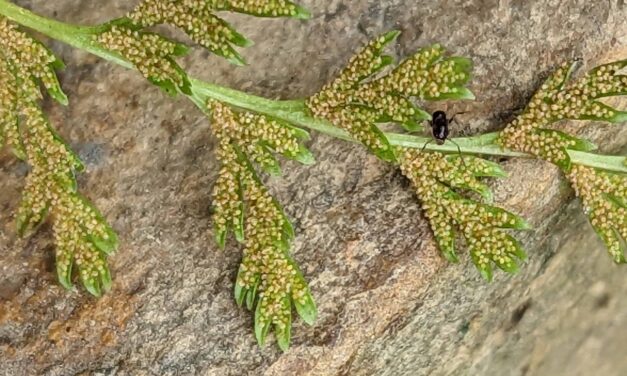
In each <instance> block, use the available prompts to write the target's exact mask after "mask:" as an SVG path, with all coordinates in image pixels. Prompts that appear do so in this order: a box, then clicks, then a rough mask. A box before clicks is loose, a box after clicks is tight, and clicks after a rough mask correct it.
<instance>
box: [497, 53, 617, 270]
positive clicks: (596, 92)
mask: <svg viewBox="0 0 627 376" xmlns="http://www.w3.org/2000/svg"><path fill="white" fill-rule="evenodd" d="M576 63H577V62H573V63H566V64H563V65H562V66H561V67H560V68H558V69H557V70H556V71H555V72H554V73H553V74H552V75H551V76H550V77H549V78H548V79H547V80H546V81H545V83H544V84H543V85H542V87H541V88H540V89H539V90H538V91H537V92H536V93H535V95H534V96H533V98H532V99H531V101H530V102H529V105H528V106H527V108H526V109H525V111H524V112H523V113H522V114H520V115H519V116H518V117H517V118H516V119H514V120H513V121H512V122H511V123H510V124H509V125H508V126H507V127H506V128H505V130H503V132H501V135H500V139H499V142H500V144H501V145H503V146H504V147H507V148H510V149H513V150H518V151H523V152H526V153H531V154H533V155H535V156H537V157H539V158H541V159H544V160H546V161H548V162H551V163H553V164H555V165H557V166H558V167H560V169H561V170H562V171H563V172H564V173H565V174H566V177H567V179H568V180H569V181H570V184H571V185H572V187H573V188H574V189H575V192H576V194H577V196H578V197H580V198H581V200H582V201H583V206H584V209H585V212H586V214H587V215H588V218H589V220H590V223H591V224H592V226H593V227H594V229H595V230H596V232H597V234H599V237H600V238H601V239H602V240H603V242H604V243H605V245H606V246H607V248H608V251H609V253H610V255H611V256H612V259H613V260H614V261H616V262H624V261H625V256H624V253H625V251H624V250H625V239H626V238H627V236H626V235H627V218H626V217H627V211H626V210H625V202H627V188H626V186H627V175H625V174H620V173H617V174H610V173H609V172H605V171H602V170H601V169H597V170H595V169H593V168H590V167H585V166H580V165H576V164H573V163H572V162H571V160H570V157H569V155H568V153H567V151H566V150H567V149H571V150H582V151H590V150H593V149H595V146H594V145H593V144H592V143H591V142H589V141H587V140H583V139H579V138H577V137H574V136H572V135H569V134H566V133H564V132H560V131H557V130H554V129H551V128H549V127H550V126H551V125H552V124H554V123H556V122H558V121H560V120H566V119H571V120H596V121H607V122H610V123H621V122H626V121H627V111H622V110H619V109H616V108H613V107H610V106H608V105H606V104H605V103H603V102H601V101H599V99H603V98H606V97H613V96H621V95H627V75H625V74H623V73H621V70H624V69H625V67H627V60H621V61H616V62H612V63H609V64H604V65H601V66H598V67H596V68H593V69H591V70H590V71H589V72H587V73H586V74H585V75H583V76H582V77H581V78H579V79H576V80H572V81H571V80H569V78H570V76H571V73H572V72H573V71H574V68H575V65H576Z"/></svg>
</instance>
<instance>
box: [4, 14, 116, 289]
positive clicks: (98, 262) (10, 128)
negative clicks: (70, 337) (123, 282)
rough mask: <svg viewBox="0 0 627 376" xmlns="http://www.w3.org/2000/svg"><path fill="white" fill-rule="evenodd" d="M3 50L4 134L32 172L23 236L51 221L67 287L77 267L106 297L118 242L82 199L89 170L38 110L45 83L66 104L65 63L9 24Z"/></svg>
mask: <svg viewBox="0 0 627 376" xmlns="http://www.w3.org/2000/svg"><path fill="white" fill-rule="evenodd" d="M0 47H2V48H0V104H1V106H0V134H1V135H3V136H4V137H5V138H6V143H7V144H8V145H9V146H11V147H12V148H13V150H14V151H15V153H16V155H17V156H18V157H19V158H21V159H24V160H25V161H26V162H27V163H28V164H29V165H30V167H31V171H30V173H29V174H28V176H27V178H26V185H25V187H24V191H23V194H22V200H21V202H20V206H19V209H18V213H17V227H18V232H19V234H20V235H25V234H28V233H31V232H32V231H33V230H34V229H35V228H36V227H37V226H38V225H39V224H40V223H41V222H42V221H44V220H45V219H46V218H47V217H48V216H50V217H51V219H52V227H53V230H54V237H55V243H56V268H57V276H58V278H59V281H60V283H61V284H62V285H63V286H65V287H66V288H71V286H72V277H73V271H74V269H75V268H74V265H76V267H77V269H78V275H79V278H80V280H81V282H82V283H83V285H84V286H85V288H86V289H87V290H88V291H89V292H90V293H91V294H93V295H96V296H99V295H101V294H102V292H103V291H104V290H107V289H108V288H109V287H110V285H111V275H110V272H109V269H108V267H107V262H106V258H107V256H108V255H109V254H111V253H112V252H114V251H115V249H116V247H117V236H116V234H115V233H114V232H113V230H112V229H111V227H110V226H109V225H108V224H107V223H106V221H105V220H104V218H103V217H102V215H101V214H100V213H99V212H98V210H97V209H96V208H95V207H94V206H93V205H91V204H90V203H89V202H88V201H87V200H86V199H85V198H84V197H83V196H81V195H80V194H79V193H78V192H77V187H76V180H75V177H74V175H75V173H76V172H77V171H81V170H82V169H83V165H82V163H81V161H80V160H79V159H78V156H76V154H74V152H72V150H71V149H70V148H69V147H68V146H67V144H66V143H65V142H64V141H63V140H62V139H61V137H60V136H59V135H58V134H57V133H56V132H55V131H54V129H53V128H52V127H51V126H50V124H49V122H48V120H47V119H46V117H45V115H44V113H43V112H42V110H41V108H40V107H39V104H38V102H39V100H40V99H42V95H41V92H40V91H39V83H42V84H43V86H44V87H45V88H46V89H47V91H48V93H49V94H50V95H51V96H52V97H53V98H55V99H56V100H57V101H59V102H61V103H62V104H65V103H67V97H66V96H65V94H64V93H63V91H62V90H61V87H60V85H59V82H58V80H57V77H56V74H55V72H54V68H56V67H61V66H62V64H61V63H60V62H59V61H58V60H57V59H56V57H55V56H54V55H53V54H52V53H51V52H50V51H48V50H47V49H46V48H45V47H44V46H43V45H41V44H40V43H39V42H37V41H35V40H33V39H32V38H30V37H29V36H28V35H26V34H25V33H23V32H21V31H20V30H18V29H17V27H16V26H15V25H12V24H11V23H10V22H8V21H7V20H6V19H4V18H2V17H0ZM1 138H2V137H0V139H1Z"/></svg>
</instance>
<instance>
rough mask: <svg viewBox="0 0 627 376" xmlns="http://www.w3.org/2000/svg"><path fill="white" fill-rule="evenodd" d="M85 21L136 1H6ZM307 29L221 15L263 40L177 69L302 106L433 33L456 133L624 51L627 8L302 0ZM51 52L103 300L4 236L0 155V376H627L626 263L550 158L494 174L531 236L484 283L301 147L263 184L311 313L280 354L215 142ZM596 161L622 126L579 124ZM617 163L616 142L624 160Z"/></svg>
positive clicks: (384, 202)
mask: <svg viewBox="0 0 627 376" xmlns="http://www.w3.org/2000/svg"><path fill="white" fill-rule="evenodd" d="M16 3H18V4H19V5H22V6H26V7H28V8H30V9H33V10H35V11H36V12H38V13H41V14H45V15H47V16H51V17H56V18H58V19H60V20H63V21H68V22H75V23H85V24H94V23H97V22H101V21H105V20H107V19H109V18H113V17H116V16H120V15H122V14H123V13H124V12H126V11H128V10H129V9H131V8H132V7H133V6H134V4H135V3H136V1H122V0H106V1H103V0H55V1H44V0H37V1H34V0H33V1H16ZM301 3H302V4H303V5H304V6H306V7H308V8H309V9H310V10H311V11H312V13H313V18H312V19H311V20H309V21H307V22H303V21H299V20H269V19H253V18H250V17H244V16H235V17H233V16H229V17H228V18H229V20H231V21H232V22H233V23H234V24H235V25H237V26H238V28H239V30H240V31H242V32H243V33H244V34H245V35H247V36H248V37H249V38H251V39H252V40H254V41H255V42H256V44H255V45H254V46H253V47H250V48H248V49H246V50H245V51H244V52H243V56H244V57H245V58H246V59H247V60H248V61H249V62H250V65H249V66H247V67H244V68H236V67H233V66H230V65H228V64H227V63H225V62H224V61H221V60H220V59H219V58H216V57H215V56H211V55H210V54H208V53H206V52H203V51H195V52H193V53H192V54H191V56H189V57H187V58H185V61H184V63H185V66H186V67H188V68H189V69H190V71H191V72H193V73H194V75H196V76H200V77H202V78H204V79H206V80H209V81H211V82H216V83H220V84H224V85H228V86H231V87H234V88H237V89H241V90H246V91H248V92H251V93H254V94H258V95H263V96H267V97H272V98H285V99H288V98H302V97H305V96H307V95H311V94H313V93H314V92H315V91H316V90H318V89H319V88H320V87H321V86H322V85H323V84H324V83H325V82H327V81H328V80H330V79H331V78H332V77H333V76H334V75H335V74H336V73H337V72H338V70H339V69H340V68H341V67H342V66H343V65H344V64H345V63H346V61H347V60H348V58H349V57H350V55H351V54H352V53H354V52H355V51H356V50H357V49H358V48H359V46H360V45H361V44H362V43H364V42H366V41H368V40H369V39H371V38H373V37H375V36H377V35H378V34H380V33H383V32H384V31H387V30H390V29H393V28H397V29H400V30H401V31H402V32H403V34H402V35H401V37H400V39H399V41H398V44H395V45H394V46H393V47H392V48H391V52H392V53H393V54H394V55H396V56H398V57H403V56H407V55H408V54H410V53H411V52H412V51H414V50H415V49H417V48H419V47H421V46H425V45H427V44H430V43H433V42H440V43H442V44H443V45H444V46H446V47H447V48H448V49H449V50H450V51H452V52H453V53H455V54H457V55H465V56H469V57H470V58H472V59H473V61H474V63H475V69H474V78H473V80H472V82H471V85H470V87H471V89H472V90H473V92H475V93H476V94H477V100H476V101H475V102H464V103H454V104H453V103H448V104H439V105H429V106H428V109H430V110H433V109H435V108H436V106H437V107H438V108H444V109H447V110H449V111H461V110H465V111H467V113H466V114H464V115H461V116H460V121H461V123H462V125H459V126H455V128H454V129H453V134H454V135H461V134H466V135H470V134H474V133H476V132H479V131H486V130H497V129H500V128H502V127H503V126H504V125H505V122H506V121H507V119H510V118H511V116H512V113H513V112H514V111H515V110H516V109H519V108H521V107H522V106H524V104H525V103H526V101H527V100H528V99H529V97H530V95H531V94H532V93H533V91H534V90H535V89H536V88H537V87H538V85H539V83H540V82H541V80H542V78H543V77H545V76H546V74H547V73H548V72H549V71H550V70H551V69H553V68H554V67H556V66H557V65H558V64H559V63H561V62H563V61H565V60H568V59H571V58H575V57H581V58H583V59H584V69H585V68H589V67H591V66H593V65H596V64H598V63H602V62H607V61H610V60H612V59H619V58H622V59H624V58H627V6H626V5H625V2H624V0H610V1H588V0H548V1H523V0H502V1H498V0H463V1H462V0H457V1H453V0H446V1H416V0H385V1H374V0H372V1H367V0H351V1H338V0H302V2H301ZM48 44H49V46H51V48H52V49H53V50H54V51H55V52H56V53H58V54H59V55H60V56H61V57H62V58H63V60H64V61H65V62H66V64H67V69H66V70H65V71H64V72H63V73H62V74H61V82H62V85H63V88H64V89H65V91H66V92H67V93H68V95H69V97H70V106H69V107H67V108H63V107H60V106H58V105H56V104H53V103H52V102H46V104H45V107H46V109H47V111H48V113H49V116H50V119H51V121H52V122H53V123H54V124H55V126H56V127H57V128H58V130H59V132H60V133H61V134H62V135H63V136H64V137H65V138H66V139H67V140H68V141H69V142H70V143H71V145H72V146H73V147H74V148H75V150H77V151H78V153H79V154H80V155H81V157H82V158H83V160H84V161H85V163H86V166H87V171H86V172H85V173H83V174H81V175H80V178H79V184H80V189H81V191H82V192H83V193H85V194H86V195H87V196H88V197H90V198H91V199H92V200H93V201H94V202H95V203H96V205H97V206H98V207H99V208H100V209H101V210H102V212H103V213H104V214H105V215H106V217H107V218H108V220H109V221H110V222H111V224H112V226H113V227H114V228H115V229H116V230H117V231H118V232H119V235H120V239H121V246H120V249H119V251H118V253H117V254H116V255H115V256H113V257H111V258H110V265H111V268H112V272H113V274H114V279H115V282H114V286H113V289H112V290H111V291H110V292H109V293H108V294H107V295H105V296H104V297H103V298H101V299H94V298H92V297H90V296H88V295H87V293H85V292H84V291H83V290H82V289H81V288H77V289H75V290H74V291H69V292H68V291H66V290H64V289H63V288H62V287H60V286H59V285H58V283H57V282H56V277H55V273H54V251H53V250H54V248H53V243H52V234H51V230H50V228H49V226H43V227H42V228H41V229H40V231H39V232H38V233H37V234H36V235H34V236H33V237H31V238H28V239H25V240H18V239H17V238H16V234H15V230H14V227H15V223H14V218H13V213H14V211H15V209H16V208H17V205H18V202H19V193H20V188H21V186H22V184H23V182H24V180H23V178H24V176H25V174H26V171H27V168H26V166H25V165H23V164H22V163H18V162H17V161H16V160H15V159H14V158H13V157H12V156H11V155H9V154H8V153H7V152H6V151H4V152H2V154H0V375H15V376H21V375H111V376H113V375H216V376H229V375H234V376H235V375H237V376H240V375H351V376H352V375H399V376H402V375H409V376H415V375H517V376H522V375H569V376H574V375H590V374H594V375H603V376H613V375H617V376H618V375H626V374H627V356H625V354H626V352H625V349H627V299H625V288H626V287H627V269H626V268H625V266H618V265H615V264H613V263H612V261H611V260H610V258H609V257H608V256H607V255H606V253H605V250H604V249H603V247H602V245H601V244H600V241H599V240H597V239H596V237H595V235H594V233H593V231H592V230H591V228H590V227H589V226H588V225H587V223H586V219H585V217H584V216H583V214H581V210H580V208H579V206H578V204H577V203H576V201H574V200H573V193H572V191H571V190H570V188H569V187H568V185H567V184H566V183H565V182H564V181H563V179H562V178H561V177H560V175H559V173H558V172H557V171H556V170H555V169H554V168H551V167H550V166H548V165H546V164H544V163H541V162H537V161H528V160H513V161H503V166H504V168H505V169H506V170H507V171H508V172H509V173H510V177H509V178H507V179H504V180H501V181H499V182H495V183H494V184H493V187H494V191H495V198H496V201H497V202H498V203H499V204H501V205H503V206H505V207H507V208H509V209H511V210H514V211H516V212H518V213H520V214H522V215H524V216H525V217H526V218H528V219H529V221H530V222H531V223H532V224H533V225H534V226H535V230H534V231H532V232H528V233H526V234H521V236H520V237H521V239H523V242H524V244H525V246H526V248H527V250H528V253H529V260H528V261H527V262H526V263H525V265H524V266H523V267H522V271H521V272H520V273H519V274H517V275H515V276H508V275H505V274H504V273H497V274H496V276H495V280H494V281H493V282H492V283H487V282H485V281H483V280H482V279H481V278H480V276H479V273H478V272H477V271H476V270H475V269H474V267H473V266H472V264H471V262H470V260H469V257H468V256H467V255H466V254H465V253H463V256H462V257H461V259H462V262H461V263H460V264H456V265H452V264H448V263H447V262H445V261H444V260H443V258H442V257H441V256H440V255H439V254H438V251H437V249H436V248H435V246H434V243H433V241H432V237H431V234H430V231H429V229H428V225H427V223H426V221H425V220H424V218H423V217H422V216H421V211H420V209H419V205H418V203H417V201H416V199H415V197H414V195H413V194H412V192H411V189H410V188H409V187H408V184H407V181H406V180H405V179H404V178H402V177H401V175H400V173H399V172H398V171H397V170H396V169H395V168H393V167H391V166H389V165H386V164H385V163H383V162H380V161H378V160H376V159H375V158H374V157H372V156H370V155H368V153H366V152H365V151H364V149H363V148H362V147H360V146H358V145H355V144H348V143H345V142H342V141H338V140H334V139H331V138H328V137H326V136H321V135H316V134H313V137H312V140H311V141H310V142H309V146H310V148H311V150H312V151H313V153H314V154H315V155H316V158H317V164H315V165H314V166H310V167H303V166H300V165H297V164H296V163H292V162H287V163H285V164H284V176H283V177H282V178H272V179H270V180H269V186H270V187H271V190H272V192H273V193H274V194H275V195H276V197H277V198H278V200H279V201H280V202H281V203H282V204H283V205H284V207H285V210H286V212H287V213H288V215H289V217H290V218H292V219H293V221H294V225H295V229H296V232H297V236H296V241H295V244H294V247H293V254H294V258H295V259H296V260H297V262H298V263H299V264H300V265H301V266H302V270H303V272H304V274H305V276H306V278H307V280H309V281H310V285H311V288H312V292H313V294H314V295H315V297H316V299H317V303H318V309H319V318H318V320H317V322H316V324H315V325H314V326H313V327H308V326H306V325H305V324H303V323H302V322H301V321H300V320H296V321H295V325H294V328H293V341H292V347H291V349H290V350H289V351H288V352H287V353H281V352H280V351H279V350H278V347H277V346H276V345H275V343H274V342H273V341H270V343H269V344H268V345H266V347H265V348H263V349H261V348H259V347H257V345H256V342H255V339H254V335H253V333H252V315H251V313H250V312H247V311H245V310H244V309H239V308H237V306H236V304H235V302H234V300H233V294H232V290H233V283H234V279H235V275H236V270H237V266H238V263H239V259H240V252H241V248H240V247H239V246H238V245H237V244H236V243H235V242H234V241H232V240H231V241H229V243H228V245H227V248H226V250H224V251H222V250H219V249H217V247H216V246H215V244H214V242H213V238H212V234H211V220H210V211H209V209H210V206H211V197H210V193H211V188H212V185H213V183H214V181H215V177H216V174H217V164H216V159H215V157H214V155H213V151H214V147H215V140H214V139H213V138H212V136H211V133H210V130H209V125H208V123H207V121H206V119H205V118H204V117H203V115H202V114H201V113H200V112H199V111H198V110H197V109H196V108H195V107H194V106H193V105H192V104H191V102H189V101H187V100H186V99H184V98H179V99H172V98H170V97H167V96H166V95H164V94H163V93H162V92H160V91H159V90H158V89H157V88H155V87H152V86H151V85H150V84H149V83H148V82H146V81H145V80H144V79H143V78H142V77H141V76H140V75H139V74H137V73H136V72H132V71H129V70H126V69H124V68H121V67H118V66H115V65H113V64H111V63H107V62H104V61H101V60H99V59H98V58H96V57H93V56H90V55H88V54H86V53H84V52H81V51H76V50H73V49H72V48H70V47H68V46H65V45H62V44H60V43H58V42H54V41H49V42H48ZM567 126H568V128H569V129H570V130H572V131H574V132H576V133H577V134H579V135H583V136H586V137H589V138H591V139H592V140H594V141H595V142H596V143H597V144H598V145H599V146H600V149H601V150H602V151H604V152H612V153H620V152H621V150H620V147H621V145H623V146H624V145H625V143H626V142H625V141H626V140H627V127H625V126H624V125H622V126H619V125H609V124H602V123H585V124H577V123H572V124H568V125H567ZM622 152H623V153H624V148H623V151H622Z"/></svg>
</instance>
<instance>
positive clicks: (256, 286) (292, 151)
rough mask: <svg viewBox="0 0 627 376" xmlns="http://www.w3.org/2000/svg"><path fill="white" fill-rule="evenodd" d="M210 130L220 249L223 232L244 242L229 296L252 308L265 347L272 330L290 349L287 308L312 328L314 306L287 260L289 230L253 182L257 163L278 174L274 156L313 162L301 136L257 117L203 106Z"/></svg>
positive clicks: (212, 104)
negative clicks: (216, 168) (215, 144)
mask: <svg viewBox="0 0 627 376" xmlns="http://www.w3.org/2000/svg"><path fill="white" fill-rule="evenodd" d="M208 110H209V111H210V113H211V115H210V120H211V129H212V131H213V134H214V136H215V137H216V138H217V139H218V142H219V147H218V151H217V156H218V160H219V161H220V165H221V167H220V172H219V175H218V179H217V181H216V184H215V186H214V190H213V207H214V213H213V222H214V226H215V234H216V239H217V242H218V244H220V245H221V246H224V242H225V237H226V233H227V231H228V230H229V229H230V230H232V231H233V232H234V233H235V237H236V239H237V240H238V241H240V242H241V243H243V244H244V247H245V248H244V256H243V258H242V263H241V265H240V268H239V273H238V275H237V281H236V282H235V299H236V301H237V303H238V304H239V305H242V304H244V303H245V304H246V306H247V308H248V309H250V310H253V309H254V310H255V335H256V337H257V341H258V342H259V344H260V345H263V344H264V342H265V340H266V336H267V335H268V333H269V331H270V328H271V327H272V326H273V327H274V329H275V335H276V338H277V342H278V345H279V347H280V348H281V349H283V350H286V349H287V348H288V347H289V343H290V338H291V326H292V305H294V306H295V307H296V310H297V312H298V313H299V315H300V316H301V317H302V318H303V320H304V321H305V322H307V323H309V324H313V321H314V320H315V317H316V306H315V303H314V300H313V297H312V295H311V293H310V291H309V287H308V286H307V283H306V282H305V280H304V278H303V275H302V273H301V272H300V270H299V268H298V266H297V265H296V264H295V263H294V261H293V260H292V258H291V257H290V255H289V250H290V243H291V241H292V239H293V237H294V231H293V229H292V225H291V224H290V222H289V220H288V219H287V218H286V216H285V214H284V213H283V211H282V209H281V207H280V206H279V204H278V202H276V200H274V198H273V197H272V196H271V195H270V193H269V192H268V189H267V188H266V187H265V186H264V185H263V183H262V182H261V181H260V180H259V177H258V174H257V172H256V170H255V166H258V167H259V168H260V169H261V170H264V171H266V172H269V173H274V174H276V173H278V172H279V171H278V161H277V160H276V158H275V157H274V154H280V155H282V156H284V157H287V158H290V159H295V160H298V161H300V162H302V163H312V162H313V157H312V156H311V154H310V153H309V151H308V150H307V149H306V148H305V147H304V146H302V141H303V140H304V139H306V136H307V133H306V132H305V131H303V130H301V129H298V128H294V127H291V126H289V125H287V124H281V123H279V122H278V121H276V120H273V119H270V118H268V117H266V116H263V115H256V114H251V113H249V112H235V111H234V110H233V109H231V108H230V107H228V106H225V105H224V104H222V103H220V102H218V101H214V100H212V101H210V102H209V103H208Z"/></svg>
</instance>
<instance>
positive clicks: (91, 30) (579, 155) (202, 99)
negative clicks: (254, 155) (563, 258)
mask: <svg viewBox="0 0 627 376" xmlns="http://www.w3.org/2000/svg"><path fill="white" fill-rule="evenodd" d="M0 14H1V15H4V16H5V17H7V18H9V19H11V20H13V21H15V22H17V23H18V24H21V25H22V26H26V27H28V28H31V29H33V30H35V31H38V32H40V33H42V34H45V35H47V36H48V37H50V38H53V39H56V40H59V41H61V42H64V43H66V44H68V45H70V46H73V47H75V48H78V49H81V50H83V51H87V52H89V53H91V54H93V55H96V56H98V57H100V58H103V59H105V60H108V61H111V62H114V63H116V64H118V65H121V66H124V67H126V68H130V69H134V66H133V65H132V64H131V63H129V62H128V61H126V60H124V59H123V58H121V57H120V56H119V55H117V54H115V53H112V52H110V51H108V50H105V49H103V48H101V47H100V46H98V45H97V44H96V43H95V40H94V35H95V34H97V33H98V32H99V31H100V27H98V26H96V27H87V26H76V25H71V24H66V23H63V22H59V21H56V20H52V19H48V18H45V17H42V16H39V15H37V14H35V13H33V12H31V11H29V10H27V9H24V8H21V7H19V6H17V5H15V4H13V3H11V2H9V1H7V0H0ZM190 82H191V90H192V95H189V96H188V97H189V98H190V100H192V102H194V104H196V106H198V107H199V108H201V110H203V112H204V111H205V109H204V108H203V107H204V103H206V101H207V99H209V98H212V99H215V100H219V101H221V102H224V103H228V104H230V105H232V106H235V107H239V108H242V109H245V110H247V111H252V112H256V113H260V114H264V115H268V116H271V117H274V118H277V119H280V120H283V121H286V122H289V123H292V124H294V125H298V126H301V127H304V128H308V129H311V130H315V131H318V132H320V133H324V134H326V135H328V136H331V137H335V138H339V139H342V140H346V141H353V139H352V138H351V137H350V136H349V135H348V133H346V132H345V131H344V130H342V129H339V128H337V127H334V126H333V125H331V124H330V123H328V122H326V121H323V120H319V119H315V118H313V117H311V116H309V115H308V114H307V111H306V110H305V106H304V102H303V101H301V100H285V101H275V100H270V99H266V98H262V97H258V96H255V95H251V94H247V93H244V92H242V91H238V90H234V89H230V88H227V87H222V86H218V85H214V84H211V83H208V82H204V81H201V80H197V79H194V78H190ZM385 135H386V137H387V138H388V140H389V142H390V144H392V145H395V146H403V147H408V148H422V147H423V146H424V144H425V143H426V142H427V141H428V140H429V138H427V137H418V136H413V135H408V134H399V133H386V134H385ZM497 137H498V133H496V132H495V133H487V134H483V135H479V136H474V137H463V138H455V139H454V141H455V142H456V143H457V144H458V145H459V147H460V150H461V151H462V153H464V154H477V155H492V156H501V157H521V158H534V157H533V156H532V155H529V154H525V153H520V152H516V151H512V150H509V149H504V148H502V147H501V146H499V145H497V144H495V140H496V138H497ZM426 149H427V150H433V151H441V152H445V153H456V152H457V147H456V146H455V145H454V144H452V143H445V144H443V145H437V144H435V143H430V144H428V145H427V146H426ZM568 154H569V155H570V157H571V160H572V161H573V162H574V163H576V164H579V165H583V166H589V167H593V168H598V169H603V170H607V171H613V172H620V173H627V166H626V165H625V164H624V163H623V162H624V160H625V157H622V156H607V155H599V154H593V153H586V152H580V151H573V150H568Z"/></svg>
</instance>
